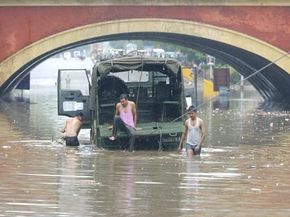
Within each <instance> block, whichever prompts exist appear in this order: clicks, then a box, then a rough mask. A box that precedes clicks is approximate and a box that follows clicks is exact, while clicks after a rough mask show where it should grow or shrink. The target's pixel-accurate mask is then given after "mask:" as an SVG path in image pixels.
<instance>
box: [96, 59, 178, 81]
mask: <svg viewBox="0 0 290 217" xmlns="http://www.w3.org/2000/svg"><path fill="white" fill-rule="evenodd" d="M128 70H139V71H148V72H150V71H158V72H161V73H164V74H166V75H168V76H170V77H171V76H172V77H177V78H179V76H180V74H181V65H180V63H179V62H178V61H176V60H173V59H162V58H153V57H142V56H134V57H123V58H119V59H112V60H106V61H103V62H101V63H99V64H97V65H95V67H94V70H93V71H94V73H96V74H97V75H98V76H105V75H107V74H109V73H110V72H112V73H114V72H122V71H128Z"/></svg>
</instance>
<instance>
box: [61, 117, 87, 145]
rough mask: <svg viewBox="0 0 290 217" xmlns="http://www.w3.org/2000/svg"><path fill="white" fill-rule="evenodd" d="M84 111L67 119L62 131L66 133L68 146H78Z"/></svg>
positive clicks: (65, 137)
mask: <svg viewBox="0 0 290 217" xmlns="http://www.w3.org/2000/svg"><path fill="white" fill-rule="evenodd" d="M83 116H84V115H83V113H81V112H80V113H79V114H78V115H77V116H76V117H73V118H68V119H67V120H66V121H65V125H64V128H63V129H62V130H60V132H62V133H63V135H64V140H65V142H66V145H67V146H78V145H79V140H78V135H79V132H80V129H81V126H82V121H83Z"/></svg>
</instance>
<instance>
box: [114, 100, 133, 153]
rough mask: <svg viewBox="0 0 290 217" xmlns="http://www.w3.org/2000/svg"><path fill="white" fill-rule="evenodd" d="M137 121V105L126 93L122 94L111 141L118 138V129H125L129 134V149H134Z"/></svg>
mask: <svg viewBox="0 0 290 217" xmlns="http://www.w3.org/2000/svg"><path fill="white" fill-rule="evenodd" d="M136 123H137V112H136V105H135V103H134V102H132V101H129V100H128V97H127V95H126V94H122V95H121V96H120V102H118V103H117V105H116V111H115V117H114V121H113V130H112V136H111V137H109V139H110V140H111V141H114V140H116V136H117V131H118V129H120V130H122V131H125V132H126V133H127V134H128V135H129V151H133V150H134V145H135V131H136Z"/></svg>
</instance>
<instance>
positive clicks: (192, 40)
mask: <svg viewBox="0 0 290 217" xmlns="http://www.w3.org/2000/svg"><path fill="white" fill-rule="evenodd" d="M111 40H155V41H162V42H167V43H174V44H177V45H181V46H185V47H187V48H192V49H195V50H198V51H201V52H204V53H207V54H209V55H212V56H215V57H217V58H219V59H221V60H223V61H224V62H226V63H228V64H229V65H231V66H232V67H233V68H235V69H236V70H237V71H238V72H239V73H240V74H241V75H243V76H244V77H246V78H247V77H248V76H251V75H252V74H253V73H256V72H257V71H259V70H261V69H263V70H261V71H259V72H258V73H256V74H255V75H254V76H253V77H250V78H249V79H248V81H249V82H250V83H251V84H252V85H253V86H254V87H255V88H256V89H257V91H258V92H259V93H260V94H261V96H262V97H263V98H264V99H266V100H273V101H279V102H281V101H283V102H290V89H289V88H287V87H288V86H289V85H288V84H289V83H290V76H289V74H288V73H287V72H286V71H284V70H283V69H281V68H280V67H279V66H277V65H276V62H271V61H269V60H267V59H265V58H263V57H261V56H258V55H257V54H254V53H251V52H249V51H247V50H243V49H241V48H238V47H235V46H232V45H229V44H225V43H221V42H218V41H214V40H209V39H205V38H201V37H196V36H188V35H182V34H173V33H160V32H158V33H156V32H132V33H123V34H114V35H106V36H102V37H96V38H92V39H88V40H83V41H79V42H75V43H72V44H68V45H65V46H62V47H59V48H56V49H54V50H52V51H50V52H47V53H45V54H43V55H41V56H38V57H36V58H35V59H33V60H32V61H30V62H28V63H27V64H25V65H24V66H22V67H21V68H20V69H19V70H17V72H16V73H15V74H14V75H13V76H12V77H11V78H9V79H8V80H7V81H6V82H5V83H4V84H3V85H2V94H3V95H5V94H7V93H9V91H11V90H12V89H13V88H14V87H15V85H17V84H18V83H19V82H20V81H21V80H22V79H23V78H24V77H25V76H26V75H27V74H28V73H29V71H30V70H31V69H32V68H33V67H35V66H36V65H38V64H40V63H41V62H42V61H44V60H45V59H47V58H49V57H51V56H53V55H55V54H57V53H60V52H63V51H65V50H67V49H71V48H74V47H78V46H81V45H85V44H90V43H97V42H104V41H111ZM285 55H286V54H285ZM280 58H281V59H282V58H283V56H281V57H280ZM279 60H280V59H279V58H277V62H278V61H279Z"/></svg>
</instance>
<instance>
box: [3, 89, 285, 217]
mask: <svg viewBox="0 0 290 217" xmlns="http://www.w3.org/2000/svg"><path fill="white" fill-rule="evenodd" d="M243 94H244V95H243V96H242V97H241V94H240V93H237V95H236V96H235V95H234V96H233V97H231V98H230V99H227V101H225V100H224V99H223V100H222V101H221V102H217V101H215V102H213V103H209V104H208V105H207V106H204V107H203V108H202V109H201V110H200V111H199V113H198V116H200V117H201V118H202V119H204V121H205V123H206V126H207V128H208V136H207V138H206V141H205V144H204V148H203V150H202V154H201V156H199V157H194V158H193V159H192V160H190V159H188V158H187V157H186V154H185V152H182V153H181V154H180V153H177V152H174V151H172V152H155V151H137V152H135V153H128V152H121V151H108V150H99V149H98V148H96V147H95V146H92V145H81V146H80V147H78V148H72V147H65V146H63V145H62V144H59V143H56V142H51V141H52V138H53V139H55V138H57V137H58V132H57V131H58V129H59V128H61V127H62V125H63V121H64V118H63V117H58V116H57V111H56V92H55V88H54V86H51V87H46V89H43V87H41V89H39V88H34V89H32V90H31V93H30V103H28V102H4V101H2V102H1V104H0V126H1V132H0V163H1V167H0V181H1V182H0V183H1V184H0V210H1V214H0V216H161V217H162V216H169V217H170V216H172V217H175V216H288V215H289V212H290V210H289V203H290V191H289V189H290V179H289V178H290V177H289V171H290V148H289V145H290V142H289V141H290V136H289V135H288V132H289V127H290V123H289V122H290V121H289V120H290V114H289V113H288V112H287V111H265V110H261V109H257V108H258V106H259V104H258V102H259V100H260V99H259V98H256V96H254V94H253V93H252V92H249V93H247V92H245V93H243ZM217 100H219V99H217ZM80 137H81V142H82V144H84V143H88V132H87V131H85V130H83V131H82V134H81V135H80Z"/></svg>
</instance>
